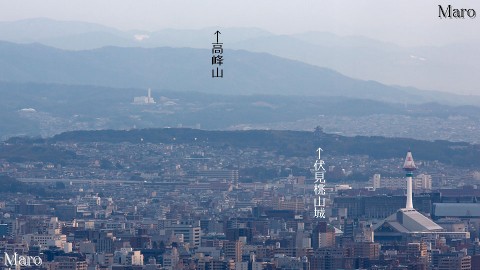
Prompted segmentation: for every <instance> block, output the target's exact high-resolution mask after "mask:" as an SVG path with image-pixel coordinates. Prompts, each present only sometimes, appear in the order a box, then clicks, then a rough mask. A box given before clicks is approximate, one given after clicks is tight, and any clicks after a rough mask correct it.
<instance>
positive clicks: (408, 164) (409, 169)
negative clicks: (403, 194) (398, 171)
mask: <svg viewBox="0 0 480 270" xmlns="http://www.w3.org/2000/svg"><path fill="white" fill-rule="evenodd" d="M416 169H417V167H416V166H415V162H414V161H413V157H412V152H411V151H410V150H409V151H408V152H407V157H405V163H403V170H404V171H405V172H406V175H405V176H406V177H407V204H406V206H405V208H407V209H413V199H412V176H413V171H414V170H416Z"/></svg>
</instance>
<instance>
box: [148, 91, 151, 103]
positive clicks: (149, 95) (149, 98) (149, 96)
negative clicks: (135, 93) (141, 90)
mask: <svg viewBox="0 0 480 270" xmlns="http://www.w3.org/2000/svg"><path fill="white" fill-rule="evenodd" d="M151 98H152V89H150V88H148V103H150V100H151Z"/></svg>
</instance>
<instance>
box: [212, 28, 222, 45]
mask: <svg viewBox="0 0 480 270" xmlns="http://www.w3.org/2000/svg"><path fill="white" fill-rule="evenodd" d="M220 34H221V33H220V31H218V30H217V32H215V34H214V35H216V36H217V43H218V35H220Z"/></svg>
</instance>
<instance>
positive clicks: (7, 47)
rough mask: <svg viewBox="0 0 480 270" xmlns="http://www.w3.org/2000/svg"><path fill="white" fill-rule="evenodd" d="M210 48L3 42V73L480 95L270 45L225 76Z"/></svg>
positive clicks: (176, 84)
mask: <svg viewBox="0 0 480 270" xmlns="http://www.w3.org/2000/svg"><path fill="white" fill-rule="evenodd" d="M211 55H212V53H211V50H207V49H191V48H167V47H164V48H120V47H104V48H100V49H94V50H85V51H65V50H60V49H56V48H52V47H47V46H44V45H40V44H24V45H21V44H16V43H10V42H0V80H2V81H10V82H39V83H57V84H74V85H95V86H105V87H122V88H125V87H135V88H148V87H152V88H156V89H165V90H172V91H196V92H203V93H210V94H233V95H244V94H257V95H258V94H261V95H262V94H263V95H303V96H329V97H331V96H341V97H348V98H359V99H371V100H377V101H385V102H399V103H415V104H418V103H423V102H440V103H447V104H480V102H479V101H480V97H476V96H475V97H468V96H458V95H453V94H444V93H441V92H428V91H420V90H416V89H409V88H401V87H395V86H387V85H383V84H380V83H377V82H374V81H362V80H356V79H352V78H349V77H346V76H344V75H342V74H340V73H338V72H336V71H333V70H330V69H327V68H321V67H317V66H313V65H309V64H305V63H302V62H298V61H293V60H288V59H284V58H280V57H277V56H273V55H270V54H266V53H252V52H247V51H241V50H240V51H237V50H226V51H225V53H224V57H225V62H224V65H223V66H222V67H223V69H224V74H225V76H224V78H212V77H211V70H212V65H211Z"/></svg>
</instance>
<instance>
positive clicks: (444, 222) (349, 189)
mask: <svg viewBox="0 0 480 270" xmlns="http://www.w3.org/2000/svg"><path fill="white" fill-rule="evenodd" d="M317 130H318V128H317ZM323 135H324V133H321V132H320V133H318V134H317V136H323ZM196 140H197V138H192V142H190V143H180V142H179V143H151V142H146V141H144V140H143V139H141V140H139V142H138V143H131V142H118V143H108V142H101V141H99V142H94V143H90V142H61V143H60V142H59V143H56V144H55V147H57V148H59V149H62V150H65V151H69V153H74V155H75V158H71V159H67V161H61V162H55V161H50V162H41V161H35V162H32V161H26V160H15V159H14V158H11V159H3V160H1V164H2V167H1V168H0V173H1V175H2V187H5V190H4V191H2V192H1V194H2V197H1V200H0V214H1V215H0V237H3V239H2V240H1V241H0V252H4V253H5V254H9V255H8V256H10V257H8V256H7V257H2V258H0V260H1V261H0V263H1V264H2V266H4V267H6V266H7V265H9V264H8V263H13V264H14V263H15V259H13V256H14V255H13V254H17V255H18V256H31V258H32V260H33V259H34V258H41V262H42V264H41V266H37V265H34V264H33V263H32V262H31V265H30V267H31V268H36V269H242V270H243V269H245V270H247V269H292V270H293V269H299V270H305V269H312V270H313V269H478V267H480V264H479V263H480V242H479V239H478V238H479V229H480V228H479V225H480V212H479V209H480V208H479V207H478V199H479V198H480V190H479V189H478V188H477V184H478V181H479V177H480V175H479V173H478V172H477V171H476V170H475V169H474V168H459V167H457V166H452V165H448V164H444V163H441V162H438V161H437V162H435V161H434V162H431V161H422V160H416V165H417V167H418V170H417V171H415V174H414V175H413V179H412V190H413V198H412V201H413V207H414V208H415V209H416V210H415V209H413V208H412V209H413V210H409V211H410V212H409V211H407V210H408V208H405V203H406V200H407V196H406V195H405V194H406V188H407V182H408V181H406V180H405V177H404V175H403V170H402V166H403V160H404V157H403V156H404V154H405V153H398V158H393V159H374V158H371V157H368V156H359V155H347V156H335V155H331V154H330V155H329V154H328V149H324V157H323V159H324V160H325V179H326V185H325V188H324V193H325V196H326V201H325V218H315V217H314V214H313V213H314V197H315V192H314V189H313V187H314V174H313V166H314V162H315V157H316V153H315V149H312V155H311V157H298V156H285V155H280V154H278V153H277V152H275V151H264V150H263V149H260V148H256V147H248V146H246V147H236V146H229V145H217V144H213V143H205V142H203V143H201V142H196ZM4 144H6V145H4V146H8V144H12V142H6V143H4ZM413 150H414V149H413ZM413 154H414V155H415V152H413ZM365 175H366V176H368V178H367V179H363V178H362V176H365ZM15 179H16V180H15ZM13 181H15V182H14V183H17V184H16V185H17V189H15V187H12V185H11V186H8V185H6V183H7V182H10V183H12V182H13ZM13 185H15V184H13ZM19 187H24V189H20V188H19ZM8 189H10V190H8ZM8 191H10V192H8ZM406 209H407V210H406ZM411 211H414V212H411ZM417 211H418V212H417ZM19 258H20V257H19ZM37 260H39V259H37ZM19 264H21V262H17V267H18V265H19ZM9 266H10V268H15V265H13V266H12V264H10V265H9ZM22 266H25V265H22ZM6 268H9V267H6Z"/></svg>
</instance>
